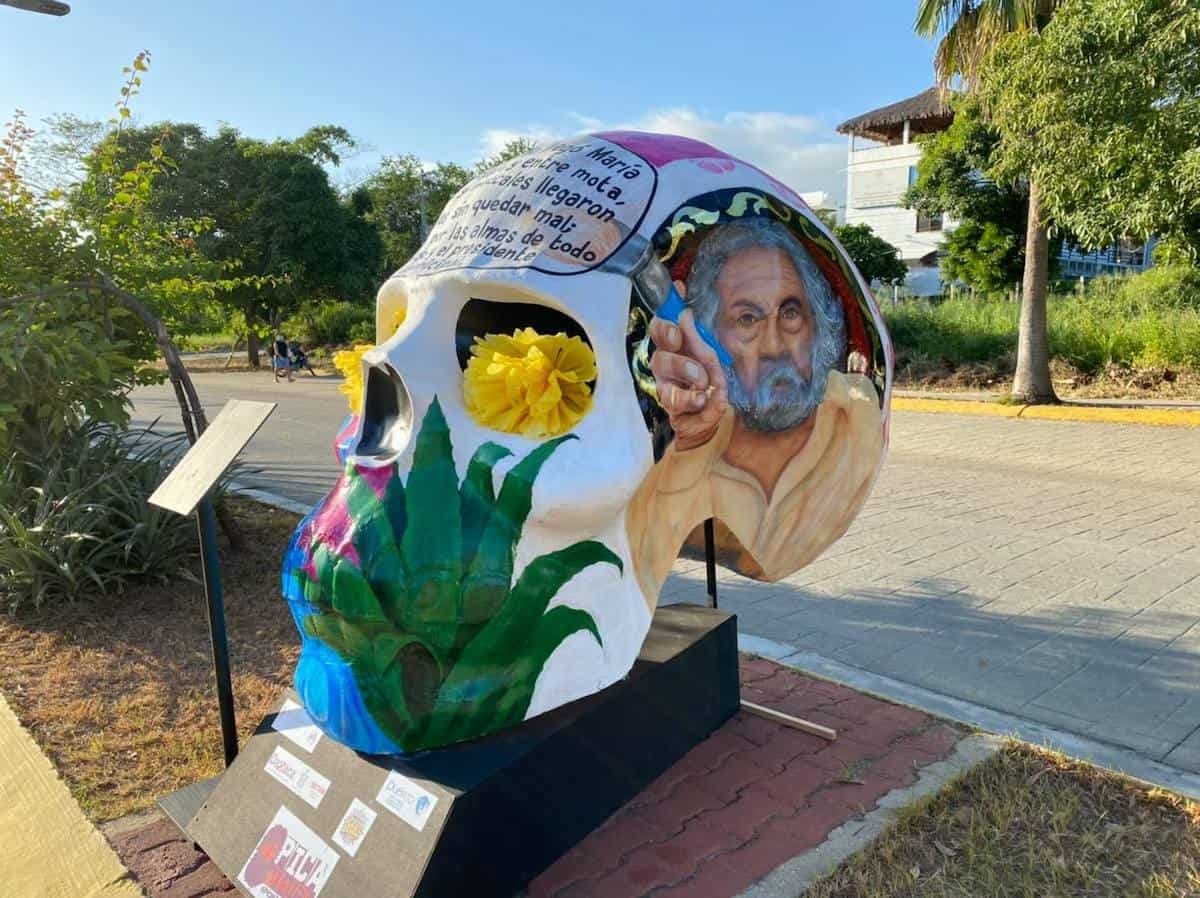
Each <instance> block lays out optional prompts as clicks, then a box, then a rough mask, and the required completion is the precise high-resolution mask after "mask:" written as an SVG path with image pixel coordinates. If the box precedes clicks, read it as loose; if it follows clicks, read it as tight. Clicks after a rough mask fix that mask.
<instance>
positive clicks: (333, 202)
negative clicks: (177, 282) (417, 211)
mask: <svg viewBox="0 0 1200 898" xmlns="http://www.w3.org/2000/svg"><path fill="white" fill-rule="evenodd" d="M156 134H164V135H165V136H164V137H163V138H162V144H161V145H162V148H163V150H164V152H167V153H169V154H170V156H171V157H172V158H173V159H174V167H173V172H172V176H171V177H170V178H167V179H163V180H162V181H161V182H158V183H156V185H155V189H154V190H153V192H152V197H151V200H152V207H153V208H152V210H151V211H152V212H153V213H154V214H155V215H157V216H159V217H161V218H163V219H165V220H169V221H176V222H180V221H188V220H189V219H191V218H193V217H198V216H199V217H203V219H204V220H206V221H209V222H211V225H212V226H211V228H210V229H208V230H207V231H206V232H205V233H203V234H201V235H199V236H198V237H197V239H196V246H197V247H198V249H199V250H200V251H201V252H202V253H203V254H204V256H205V257H206V258H208V259H211V260H213V261H215V262H218V263H220V264H222V265H226V266H230V267H233V268H234V269H235V270H236V271H237V273H238V274H239V275H240V276H241V278H242V280H241V282H240V283H238V284H237V285H234V286H233V287H232V288H231V289H229V290H227V291H225V292H221V293H215V294H213V296H212V298H213V299H214V300H215V301H217V302H219V303H220V304H222V305H223V306H224V307H225V308H226V309H227V310H228V312H229V313H230V316H231V318H232V320H233V323H234V324H235V326H237V327H239V329H243V330H244V331H245V332H246V334H247V338H248V339H247V352H248V355H249V359H250V363H251V364H252V365H257V364H258V362H259V358H258V347H259V342H258V341H259V338H260V337H261V336H262V334H263V333H264V332H265V331H266V330H267V329H268V328H272V327H276V326H278V324H279V322H280V321H281V320H282V319H283V318H284V317H285V316H286V315H287V314H289V313H290V312H292V311H294V310H295V309H297V308H298V307H299V305H300V303H301V302H303V301H304V300H305V299H308V298H310V297H326V298H329V297H335V296H336V297H346V298H351V299H360V298H364V297H367V296H369V295H370V293H371V291H372V290H373V288H374V285H375V282H376V281H377V279H378V277H379V275H380V273H381V270H382V266H381V262H382V246H381V243H380V241H379V236H378V234H377V233H376V230H375V226H374V225H373V224H372V223H371V222H370V221H369V220H368V218H367V216H366V215H365V214H364V208H363V206H362V204H361V203H358V204H356V203H355V202H354V201H353V200H351V201H343V200H342V199H341V198H340V197H339V196H338V194H337V192H336V191H335V190H334V189H333V187H332V185H331V184H330V181H329V176H328V174H327V173H326V171H325V170H324V169H323V168H322V167H321V163H323V162H328V163H336V162H338V161H339V158H340V156H339V153H340V152H341V151H342V150H344V149H346V148H348V147H352V146H353V141H352V140H351V139H350V137H349V135H348V134H347V133H346V132H345V130H343V129H341V128H337V127H334V126H329V125H322V126H318V127H315V128H312V129H310V130H309V131H308V132H306V133H305V134H304V135H302V136H301V137H299V138H297V139H296V140H293V141H286V140H276V141H273V142H269V143H268V142H264V141H259V140H254V139H250V138H245V137H243V136H242V135H241V134H240V133H239V132H238V131H237V130H236V129H234V128H229V127H223V128H221V129H220V130H218V132H217V133H216V134H215V135H212V136H210V135H208V134H206V133H205V131H204V130H203V129H202V128H201V127H200V126H198V125H194V124H170V125H166V126H153V127H148V128H140V129H134V130H131V131H130V132H128V133H127V134H124V135H121V136H120V138H119V139H116V140H112V141H106V142H105V143H104V144H101V146H100V147H99V148H98V149H97V151H96V153H95V154H94V156H93V159H92V160H89V165H92V164H93V162H94V160H95V159H96V158H99V157H100V156H101V154H103V153H112V154H113V155H114V156H116V157H117V158H120V159H123V160H140V159H145V158H146V157H150V158H153V157H154V153H155V149H154V141H155V139H156V138H155V135H156ZM107 189H108V185H105V184H104V183H103V182H100V181H99V179H96V178H93V177H89V180H88V181H87V182H85V189H84V190H83V191H81V192H79V194H77V196H76V200H77V201H78V202H82V203H83V204H85V205H86V204H87V203H88V202H89V201H90V199H91V197H92V196H99V197H104V196H105V195H106V190H107Z"/></svg>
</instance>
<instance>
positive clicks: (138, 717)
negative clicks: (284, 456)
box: [0, 500, 299, 821]
mask: <svg viewBox="0 0 1200 898" xmlns="http://www.w3.org/2000/svg"><path fill="white" fill-rule="evenodd" d="M230 506H231V508H232V510H233V513H234V517H235V519H236V520H237V522H238V525H239V527H240V529H241V530H242V532H243V537H244V546H243V548H242V549H240V550H239V551H237V552H232V551H230V550H229V548H228V546H223V551H222V581H223V584H224V593H225V610H226V617H227V627H228V634H229V648H230V658H231V663H232V667H233V688H234V696H235V707H236V710H237V715H238V729H239V732H240V735H241V737H242V738H245V737H246V736H247V735H249V733H250V732H252V731H253V729H254V727H255V726H256V725H257V724H258V722H259V721H260V720H261V718H262V716H263V715H264V714H265V713H266V712H267V711H268V710H269V706H270V705H271V703H272V702H274V701H275V700H276V699H277V698H278V696H279V693H280V691H281V690H282V689H283V688H285V687H286V686H287V685H288V684H289V683H290V681H291V674H292V670H293V669H294V666H295V663H296V658H297V657H298V655H299V637H298V636H297V634H296V631H295V628H294V627H293V625H292V619H291V617H290V616H289V614H288V612H287V607H286V605H285V604H284V601H283V599H282V597H281V596H280V589H279V570H280V566H281V564H282V559H283V552H284V549H285V547H286V545H287V541H288V538H289V537H290V535H291V532H292V530H293V529H294V528H295V526H296V523H297V522H298V518H297V517H296V516H295V515H291V514H288V513H286V512H281V511H277V510H275V509H272V508H268V507H266V506H262V505H259V504H257V503H254V502H248V501H243V500H234V501H232V502H231V503H230ZM196 575H197V576H198V568H197V572H196ZM0 690H3V692H4V694H5V696H6V697H7V698H8V701H9V703H10V704H11V706H12V708H13V710H14V711H15V712H16V714H17V716H18V717H19V718H20V720H21V722H22V723H23V724H24V725H25V726H26V727H28V728H29V730H30V731H31V732H32V733H33V736H34V738H35V739H36V740H37V742H38V744H39V745H40V746H41V747H42V749H43V750H44V751H46V752H47V753H48V754H49V756H50V758H51V760H52V761H53V762H54V765H55V766H56V767H57V768H58V770H59V772H60V773H61V774H62V776H63V777H64V779H65V780H66V782H67V784H68V786H69V787H70V789H71V791H72V793H73V794H74V796H75V798H76V800H77V801H79V803H80V804H81V805H82V806H83V809H84V811H85V812H86V813H87V814H88V815H89V816H90V817H91V818H92V819H93V820H96V821H104V820H110V819H113V818H116V817H120V816H123V815H125V814H128V813H130V812H132V811H137V810H141V809H143V808H147V807H150V806H151V805H152V804H153V801H154V799H155V798H156V797H158V796H160V795H162V794H164V793H166V792H171V791H173V790H175V789H178V788H180V787H181V786H183V785H186V784H188V783H191V782H195V781H196V780H197V779H200V778H203V777H208V776H212V775H214V774H216V773H218V772H219V771H220V769H221V764H222V755H221V735H220V728H219V723H218V715H217V702H216V696H215V692H214V687H213V669H212V661H211V656H210V647H209V636H208V624H207V620H206V616H205V603H204V590H203V588H202V586H201V585H200V583H199V582H198V580H196V581H188V580H181V581H176V583H175V584H174V586H173V587H171V588H164V587H162V586H158V585H154V586H146V587H138V588H133V589H129V590H127V591H126V592H125V593H124V594H123V595H113V596H102V597H98V598H97V599H96V601H95V602H91V603H78V604H75V605H68V606H58V607H52V608H43V609H41V610H40V611H39V612H36V613H29V614H20V615H18V616H16V617H11V616H0Z"/></svg>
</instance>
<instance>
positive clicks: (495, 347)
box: [455, 299, 597, 439]
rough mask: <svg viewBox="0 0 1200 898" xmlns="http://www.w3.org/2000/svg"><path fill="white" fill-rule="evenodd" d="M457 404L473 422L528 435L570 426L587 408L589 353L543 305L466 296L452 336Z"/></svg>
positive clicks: (569, 325)
mask: <svg viewBox="0 0 1200 898" xmlns="http://www.w3.org/2000/svg"><path fill="white" fill-rule="evenodd" d="M455 343H456V347H455V348H456V350H457V353H458V362H459V365H460V366H461V367H462V369H463V402H464V404H465V407H466V410H467V412H468V413H469V414H470V415H471V417H472V418H474V419H475V421H476V423H478V424H480V425H482V426H484V427H488V428H491V429H493V430H497V431H500V432H502V433H519V434H521V435H522V436H525V437H529V438H531V439H546V438H548V437H557V436H561V435H563V434H565V433H568V432H569V431H571V430H573V429H574V427H575V425H576V424H578V423H579V422H580V421H581V420H582V419H583V418H584V416H585V415H587V414H588V412H589V411H590V410H591V407H592V393H593V389H594V387H595V382H596V376H597V372H596V354H595V351H594V350H593V349H592V345H591V341H589V340H588V338H587V334H586V333H584V330H583V328H582V327H580V325H579V323H578V322H576V321H574V320H573V319H572V318H570V316H568V315H566V314H564V313H563V312H560V311H558V310H557V309H553V308H551V307H549V306H543V305H537V304H533V303H521V302H494V301H488V300H481V299H472V300H470V301H469V302H468V303H467V304H466V305H465V306H464V307H463V310H462V312H461V313H460V316H459V319H458V327H457V329H456V333H455Z"/></svg>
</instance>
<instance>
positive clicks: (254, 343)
mask: <svg viewBox="0 0 1200 898" xmlns="http://www.w3.org/2000/svg"><path fill="white" fill-rule="evenodd" d="M246 360H247V361H248V362H249V363H250V367H251V368H258V367H259V365H260V364H261V363H260V362H259V360H258V334H257V333H255V332H254V330H253V329H252V325H248V326H247V330H246Z"/></svg>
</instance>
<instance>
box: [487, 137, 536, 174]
mask: <svg viewBox="0 0 1200 898" xmlns="http://www.w3.org/2000/svg"><path fill="white" fill-rule="evenodd" d="M536 147H537V144H536V143H535V142H534V141H532V140H531V139H529V138H528V137H518V138H516V139H515V140H510V141H509V142H508V143H506V144H505V145H504V146H503V147H501V148H500V152H498V153H496V155H494V156H488V157H487V158H485V159H480V160H479V161H478V162H477V163H475V173H476V174H483V173H484V172H485V171H487V170H488V169H491V168H495V167H496V166H497V165H502V164H503V163H505V162H508V161H509V160H510V159H516V158H517V157H518V156H524V155H525V154H526V153H528V152H530V151H532V150H534V149H535V148H536Z"/></svg>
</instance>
